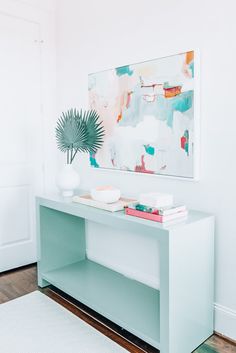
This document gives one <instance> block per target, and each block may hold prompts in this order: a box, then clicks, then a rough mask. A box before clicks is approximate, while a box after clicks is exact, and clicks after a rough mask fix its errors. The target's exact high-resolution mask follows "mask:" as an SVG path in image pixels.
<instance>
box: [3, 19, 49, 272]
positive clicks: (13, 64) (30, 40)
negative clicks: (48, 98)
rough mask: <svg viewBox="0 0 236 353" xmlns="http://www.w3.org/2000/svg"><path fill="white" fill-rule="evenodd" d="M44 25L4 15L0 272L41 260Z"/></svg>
mask: <svg viewBox="0 0 236 353" xmlns="http://www.w3.org/2000/svg"><path fill="white" fill-rule="evenodd" d="M39 39H40V27H39V24H37V23H33V22H30V21H27V20H25V19H21V18H16V17H11V16H8V15H5V14H1V13H0V126H1V129H0V131H1V133H0V272H1V271H5V270H8V269H12V268H14V267H18V266H22V265H25V264H28V263H31V262H34V261H36V237H35V213H34V196H35V193H38V192H40V191H41V188H42V156H41V152H40V151H41V142H42V141H41V133H42V131H41V114H40V105H41V102H40V85H41V80H40V76H41V75H40V47H39V44H38V43H39V42H40V40H39Z"/></svg>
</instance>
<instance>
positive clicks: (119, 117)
mask: <svg viewBox="0 0 236 353" xmlns="http://www.w3.org/2000/svg"><path fill="white" fill-rule="evenodd" d="M121 119H122V113H120V114H119V115H118V117H117V119H116V121H117V123H119V122H120V121H121Z"/></svg>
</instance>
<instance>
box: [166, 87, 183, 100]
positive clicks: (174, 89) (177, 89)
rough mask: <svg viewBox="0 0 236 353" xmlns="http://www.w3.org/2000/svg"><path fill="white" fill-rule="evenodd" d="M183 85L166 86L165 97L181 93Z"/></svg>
mask: <svg viewBox="0 0 236 353" xmlns="http://www.w3.org/2000/svg"><path fill="white" fill-rule="evenodd" d="M181 88H182V87H181V86H176V87H170V88H164V92H165V98H171V97H175V96H177V95H178V94H180V93H181Z"/></svg>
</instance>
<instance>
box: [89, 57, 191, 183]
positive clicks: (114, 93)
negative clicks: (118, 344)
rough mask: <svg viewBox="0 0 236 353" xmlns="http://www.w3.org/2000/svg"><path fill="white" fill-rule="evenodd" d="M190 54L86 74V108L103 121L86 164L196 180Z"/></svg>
mask: <svg viewBox="0 0 236 353" xmlns="http://www.w3.org/2000/svg"><path fill="white" fill-rule="evenodd" d="M195 86H196V85H195V72H194V51H189V52H185V53H181V54H177V55H172V56H168V57H164V58H159V59H155V60H150V61H146V62H143V63H138V64H133V65H127V66H122V67H118V68H114V69H110V70H107V71H102V72H98V73H93V74H90V75H89V105H90V108H91V109H95V110H96V111H97V112H98V113H99V115H100V117H101V119H102V120H103V123H104V127H105V131H106V135H105V141H104V144H103V147H102V148H101V149H100V150H99V151H98V152H97V153H96V154H91V155H90V164H91V165H92V166H93V167H97V168H109V169H117V170H124V171H131V172H140V173H150V174H158V175H166V176H174V177H183V178H194V165H195V158H196V156H195V154H194V151H195V148H194V147H195V135H196V131H195V130H196V128H195V126H196V125H195V120H196V118H195V114H194V94H195Z"/></svg>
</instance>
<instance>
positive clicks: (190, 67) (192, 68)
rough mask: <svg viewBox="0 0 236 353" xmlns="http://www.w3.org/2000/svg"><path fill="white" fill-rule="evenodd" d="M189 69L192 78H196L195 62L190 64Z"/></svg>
mask: <svg viewBox="0 0 236 353" xmlns="http://www.w3.org/2000/svg"><path fill="white" fill-rule="evenodd" d="M189 69H190V70H191V72H192V77H194V61H193V62H191V63H190V64H189Z"/></svg>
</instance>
